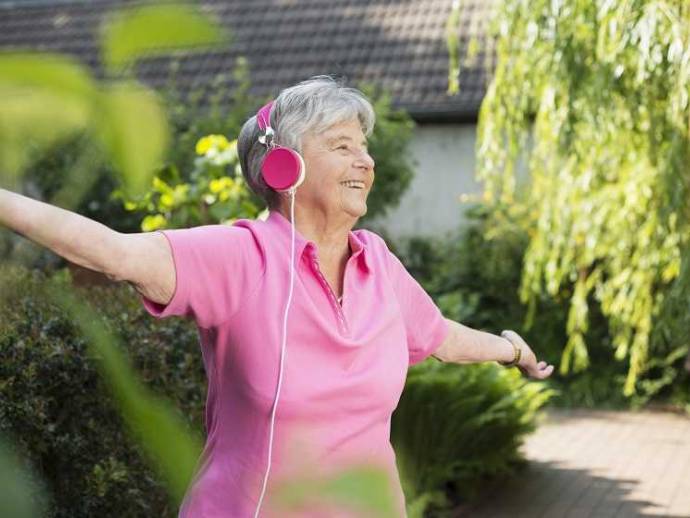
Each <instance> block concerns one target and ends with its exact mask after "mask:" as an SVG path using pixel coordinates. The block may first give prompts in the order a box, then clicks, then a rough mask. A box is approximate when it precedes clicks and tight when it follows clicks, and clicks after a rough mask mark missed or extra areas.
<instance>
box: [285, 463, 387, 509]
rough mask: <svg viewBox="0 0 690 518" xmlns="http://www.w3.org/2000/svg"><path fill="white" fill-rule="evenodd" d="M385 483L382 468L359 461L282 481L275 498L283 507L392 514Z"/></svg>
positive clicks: (385, 476)
mask: <svg viewBox="0 0 690 518" xmlns="http://www.w3.org/2000/svg"><path fill="white" fill-rule="evenodd" d="M389 484H390V483H389V481H388V477H387V475H386V473H385V472H384V471H383V468H381V467H377V466H375V465H362V466H357V467H349V468H347V469H344V470H343V471H341V472H338V473H336V474H333V475H329V476H326V477H310V476H309V475H304V476H299V477H296V478H295V479H293V480H290V481H288V482H283V483H281V484H279V485H278V487H277V489H276V493H275V501H276V505H277V506H278V507H279V508H281V509H285V510H286V511H291V510H292V511H294V510H299V509H303V508H309V507H311V506H314V505H326V506H329V505H333V506H335V507H340V508H344V507H349V508H351V509H352V510H353V511H357V512H369V513H371V516H376V517H380V518H387V517H390V518H394V517H395V516H396V512H395V500H394V497H393V492H392V490H391V488H390V485H389Z"/></svg>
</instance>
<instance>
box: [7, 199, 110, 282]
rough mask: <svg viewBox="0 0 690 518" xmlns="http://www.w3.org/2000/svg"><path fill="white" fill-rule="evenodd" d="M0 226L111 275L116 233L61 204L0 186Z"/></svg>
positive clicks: (76, 261)
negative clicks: (49, 202) (42, 200)
mask: <svg viewBox="0 0 690 518" xmlns="http://www.w3.org/2000/svg"><path fill="white" fill-rule="evenodd" d="M0 225H4V226H6V227H8V228H9V229H10V230H13V231H15V232H17V233H19V234H21V235H23V236H24V237H26V238H28V239H30V240H31V241H33V242H35V243H37V244H39V245H41V246H44V247H46V248H48V249H50V250H52V251H53V252H55V253H56V254H58V255H60V256H61V257H64V258H65V259H67V260H68V261H70V262H73V263H76V264H78V265H80V266H84V267H86V268H90V269H92V270H96V271H100V272H104V273H106V274H110V273H112V272H110V271H109V270H110V268H109V267H108V265H109V264H115V261H116V260H117V259H116V257H114V256H115V254H116V250H115V242H116V240H115V239H114V237H115V236H117V232H116V231H114V230H112V229H110V228H108V227H106V226H105V225H102V224H101V223H98V222H96V221H93V220H91V219H89V218H86V217H84V216H81V215H79V214H77V213H75V212H70V211H68V210H65V209H61V208H60V207H56V206H54V205H50V204H48V203H43V202H40V201H37V200H33V199H31V198H28V197H26V196H22V195H20V194H17V193H14V192H11V191H7V190H5V189H0Z"/></svg>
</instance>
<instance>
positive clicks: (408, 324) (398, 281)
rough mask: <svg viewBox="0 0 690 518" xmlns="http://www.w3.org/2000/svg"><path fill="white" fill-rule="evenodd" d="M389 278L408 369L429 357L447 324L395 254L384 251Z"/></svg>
mask: <svg viewBox="0 0 690 518" xmlns="http://www.w3.org/2000/svg"><path fill="white" fill-rule="evenodd" d="M386 253H387V259H388V269H389V276H390V278H391V281H392V283H393V287H394V289H395V292H396V295H397V297H398V303H399V304H400V311H401V312H402V316H403V319H404V321H405V328H406V330H407V348H408V350H409V354H410V362H409V363H410V365H414V364H416V363H419V362H421V361H422V360H424V359H426V358H428V357H429V356H431V355H432V354H433V353H434V352H435V351H436V349H438V348H439V346H440V345H441V343H442V342H443V341H444V340H445V339H446V337H447V336H448V332H449V327H448V322H447V321H446V319H445V318H444V316H443V313H441V310H440V309H439V308H438V306H436V303H434V301H433V299H432V298H431V297H430V296H429V294H428V293H427V292H426V291H424V288H422V286H421V285H420V284H419V283H418V282H417V281H416V280H415V278H414V277H412V275H410V273H409V272H408V271H407V269H406V268H405V266H404V265H403V264H402V262H400V259H398V258H397V257H396V256H395V254H393V253H392V252H391V251H390V250H388V249H386Z"/></svg>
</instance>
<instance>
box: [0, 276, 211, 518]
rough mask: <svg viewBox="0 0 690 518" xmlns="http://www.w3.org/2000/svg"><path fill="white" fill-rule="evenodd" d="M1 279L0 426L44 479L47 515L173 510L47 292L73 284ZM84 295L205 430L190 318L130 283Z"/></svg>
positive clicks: (146, 371) (161, 388)
mask: <svg viewBox="0 0 690 518" xmlns="http://www.w3.org/2000/svg"><path fill="white" fill-rule="evenodd" d="M0 282H1V288H0V290H1V291H0V294H1V296H2V302H1V304H0V432H4V434H6V435H7V436H8V437H9V438H10V439H12V441H13V444H14V445H15V447H16V449H17V453H18V454H19V455H20V456H21V457H23V458H24V459H26V460H27V461H28V462H29V463H30V464H31V465H32V466H33V467H34V469H35V470H36V471H37V472H38V473H39V474H40V475H41V476H42V478H43V479H44V480H45V482H46V484H47V487H48V489H49V491H50V495H49V496H50V497H51V498H52V504H51V505H50V506H49V509H50V516H55V517H65V518H66V517H70V518H75V517H76V518H78V517H84V518H86V517H93V516H176V513H177V509H173V508H172V507H171V504H170V502H169V498H168V495H167V493H166V491H165V489H164V487H163V486H162V484H161V482H160V481H159V480H157V479H156V476H155V474H154V471H153V470H152V469H150V468H149V466H148V465H147V464H146V458H145V457H144V456H143V452H142V451H141V450H140V449H139V448H138V447H137V445H136V444H135V443H134V441H133V440H132V439H131V438H130V437H129V435H128V434H127V432H126V428H125V426H124V423H123V422H122V420H121V419H120V417H119V415H118V412H117V409H116V408H115V406H114V402H113V400H112V399H111V396H110V394H109V393H108V391H107V390H106V387H105V384H104V383H103V382H102V380H101V379H100V377H99V373H98V369H97V365H96V364H95V361H94V360H92V359H90V358H88V357H87V355H86V344H85V341H84V338H83V337H82V336H81V335H80V333H79V332H78V331H77V330H76V329H75V327H74V325H73V324H72V323H71V322H70V320H69V319H68V318H67V316H66V314H65V312H63V311H62V310H61V309H60V308H58V307H56V306H54V305H53V304H50V303H48V302H47V301H46V299H45V297H44V296H43V290H44V288H45V286H46V285H47V284H48V283H61V284H62V285H64V286H68V285H69V281H68V278H67V276H65V275H61V276H60V275H58V276H56V277H54V278H52V279H50V278H47V277H46V276H45V275H43V274H41V273H37V272H35V271H33V272H29V271H27V270H24V269H18V268H13V269H8V268H6V267H5V268H3V269H2V272H1V275H0ZM78 294H79V296H80V297H82V298H83V300H84V301H85V302H87V303H88V304H89V305H92V306H93V307H95V308H97V310H98V312H99V314H100V315H101V316H102V319H103V325H104V326H105V327H106V328H107V329H108V330H109V331H110V332H111V333H114V334H115V335H117V336H119V338H120V339H121V343H122V344H124V347H125V349H126V350H125V352H126V354H127V356H128V357H129V359H130V360H131V362H132V364H133V365H134V367H135V368H136V370H137V372H138V373H139V375H140V378H141V379H142V380H143V381H144V382H145V383H146V385H147V386H148V387H150V388H151V389H152V390H154V391H155V392H157V393H158V394H160V395H162V396H163V397H166V398H167V399H169V400H172V401H173V402H174V404H175V407H176V408H177V409H178V410H179V412H180V414H181V415H182V416H183V417H184V418H185V419H186V421H187V422H188V423H189V429H190V430H191V431H193V432H195V433H198V434H200V433H201V430H202V427H203V420H202V417H203V401H204V398H205V388H206V384H205V375H204V372H203V364H202V360H201V354H200V352H199V351H198V345H197V335H196V329H195V328H194V327H193V326H192V324H191V323H190V322H187V321H184V320H180V319H172V320H168V321H166V322H161V321H157V320H156V319H153V318H151V317H150V316H148V315H147V314H146V313H145V311H144V310H143V308H141V306H140V303H139V301H138V300H137V296H136V293H135V292H134V290H133V289H132V288H130V287H129V286H115V287H91V288H88V289H78Z"/></svg>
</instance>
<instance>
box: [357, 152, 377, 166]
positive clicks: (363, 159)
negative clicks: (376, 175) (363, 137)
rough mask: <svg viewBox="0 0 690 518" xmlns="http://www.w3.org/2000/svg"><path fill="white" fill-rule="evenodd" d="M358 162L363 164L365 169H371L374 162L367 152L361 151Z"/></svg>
mask: <svg viewBox="0 0 690 518" xmlns="http://www.w3.org/2000/svg"><path fill="white" fill-rule="evenodd" d="M359 162H360V163H361V164H363V165H364V166H365V167H366V168H367V169H373V168H374V165H375V164H376V162H374V159H373V158H372V157H371V155H370V154H369V152H368V151H362V152H361V153H360V155H359Z"/></svg>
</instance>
